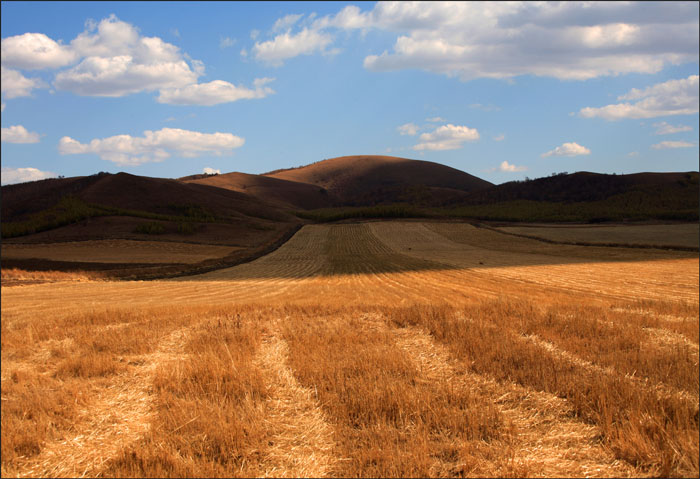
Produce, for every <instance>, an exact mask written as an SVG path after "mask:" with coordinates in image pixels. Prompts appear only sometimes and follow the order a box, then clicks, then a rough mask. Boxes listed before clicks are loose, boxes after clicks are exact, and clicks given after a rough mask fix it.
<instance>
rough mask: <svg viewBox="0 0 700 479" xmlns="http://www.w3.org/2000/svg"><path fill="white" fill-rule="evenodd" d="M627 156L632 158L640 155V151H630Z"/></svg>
mask: <svg viewBox="0 0 700 479" xmlns="http://www.w3.org/2000/svg"><path fill="white" fill-rule="evenodd" d="M627 156H628V157H630V158H635V157H637V156H639V152H638V151H630V152H629V153H627Z"/></svg>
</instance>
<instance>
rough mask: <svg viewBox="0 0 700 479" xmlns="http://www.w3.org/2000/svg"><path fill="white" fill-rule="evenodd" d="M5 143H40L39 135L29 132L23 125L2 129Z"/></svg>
mask: <svg viewBox="0 0 700 479" xmlns="http://www.w3.org/2000/svg"><path fill="white" fill-rule="evenodd" d="M2 142H3V143H39V133H35V132H33V131H27V129H26V128H25V127H23V126H22V125H14V126H11V127H9V128H2Z"/></svg>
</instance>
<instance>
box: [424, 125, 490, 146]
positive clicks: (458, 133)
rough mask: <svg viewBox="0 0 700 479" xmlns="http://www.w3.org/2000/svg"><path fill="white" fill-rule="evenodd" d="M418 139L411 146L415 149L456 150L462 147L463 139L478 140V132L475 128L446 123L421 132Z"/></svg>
mask: <svg viewBox="0 0 700 479" xmlns="http://www.w3.org/2000/svg"><path fill="white" fill-rule="evenodd" d="M418 139H419V141H420V143H418V144H417V145H415V146H414V147H413V149H414V150H416V151H420V150H457V149H459V148H462V146H463V143H464V142H465V141H476V140H478V139H479V132H478V131H477V130H476V129H475V128H469V127H467V126H455V125H452V124H448V125H443V126H441V127H439V128H436V129H435V130H434V131H433V132H432V133H423V134H422V135H421V136H420V137H418Z"/></svg>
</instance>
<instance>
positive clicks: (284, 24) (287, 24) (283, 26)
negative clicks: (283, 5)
mask: <svg viewBox="0 0 700 479" xmlns="http://www.w3.org/2000/svg"><path fill="white" fill-rule="evenodd" d="M302 16H303V15H302V14H301V13H298V14H290V15H285V16H284V17H282V18H278V19H277V21H276V22H275V24H274V25H273V26H272V31H273V32H281V31H285V30H289V29H290V28H291V27H292V26H293V25H294V24H295V23H297V22H298V21H299V19H301V17H302Z"/></svg>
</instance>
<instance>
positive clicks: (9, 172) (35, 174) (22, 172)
mask: <svg viewBox="0 0 700 479" xmlns="http://www.w3.org/2000/svg"><path fill="white" fill-rule="evenodd" d="M0 173H1V174H0V178H2V184H3V185H11V184H14V183H24V182H27V181H37V180H43V179H46V178H55V177H56V176H57V175H56V173H51V172H50V171H41V170H38V169H36V168H6V167H4V166H3V167H2V169H1V170H0Z"/></svg>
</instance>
